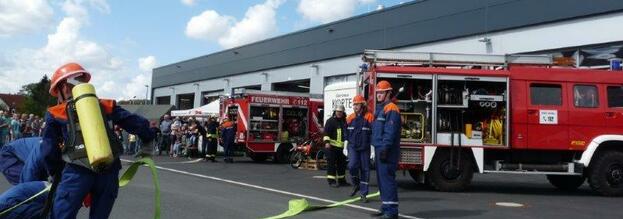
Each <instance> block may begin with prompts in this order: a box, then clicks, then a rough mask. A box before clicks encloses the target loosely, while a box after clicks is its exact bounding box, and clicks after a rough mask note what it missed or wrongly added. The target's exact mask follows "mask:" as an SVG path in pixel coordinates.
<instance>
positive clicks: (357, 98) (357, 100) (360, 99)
mask: <svg viewBox="0 0 623 219" xmlns="http://www.w3.org/2000/svg"><path fill="white" fill-rule="evenodd" d="M358 103H361V104H366V99H365V98H363V96H361V95H359V94H357V95H356V96H355V97H353V104H358Z"/></svg>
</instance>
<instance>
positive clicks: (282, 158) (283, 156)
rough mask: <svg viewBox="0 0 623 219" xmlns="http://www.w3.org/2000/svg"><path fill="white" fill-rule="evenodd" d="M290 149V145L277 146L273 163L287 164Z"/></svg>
mask: <svg viewBox="0 0 623 219" xmlns="http://www.w3.org/2000/svg"><path fill="white" fill-rule="evenodd" d="M290 149H292V145H291V144H281V145H279V148H277V152H276V153H275V157H274V158H273V161H275V163H289V161H290Z"/></svg>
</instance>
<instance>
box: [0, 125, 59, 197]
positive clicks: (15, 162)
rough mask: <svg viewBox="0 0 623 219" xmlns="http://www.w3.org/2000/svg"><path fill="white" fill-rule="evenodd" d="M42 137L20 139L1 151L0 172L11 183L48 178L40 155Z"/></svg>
mask: <svg viewBox="0 0 623 219" xmlns="http://www.w3.org/2000/svg"><path fill="white" fill-rule="evenodd" d="M40 145H41V138H40V137H30V138H20V139H17V140H15V141H12V142H10V143H9V144H7V145H6V146H4V147H3V148H2V149H0V170H1V171H2V173H3V174H4V176H5V177H6V178H7V180H8V181H9V183H11V184H13V185H16V184H18V183H22V182H30V181H45V180H47V178H48V175H47V173H46V172H45V168H44V167H43V162H42V161H41V160H39V159H38V156H39V154H40Z"/></svg>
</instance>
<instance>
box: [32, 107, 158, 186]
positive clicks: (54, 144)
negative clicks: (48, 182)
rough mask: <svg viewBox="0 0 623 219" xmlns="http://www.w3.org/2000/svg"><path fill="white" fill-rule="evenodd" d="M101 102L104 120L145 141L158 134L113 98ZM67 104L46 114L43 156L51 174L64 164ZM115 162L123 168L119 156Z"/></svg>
mask: <svg viewBox="0 0 623 219" xmlns="http://www.w3.org/2000/svg"><path fill="white" fill-rule="evenodd" d="M100 104H101V105H102V109H103V111H104V114H105V115H106V117H105V118H104V120H106V121H112V122H113V124H116V125H119V126H120V127H121V128H123V129H124V130H125V131H127V132H128V133H130V134H135V135H138V136H139V137H140V138H141V139H142V140H143V142H148V141H151V140H152V139H153V138H154V137H155V136H156V134H155V132H154V131H153V130H152V129H149V121H147V119H145V118H143V117H141V116H139V115H136V114H132V113H130V112H128V111H126V110H125V109H123V108H121V107H119V106H117V105H116V104H115V102H114V101H113V100H103V99H102V100H100ZM66 106H67V104H66V103H63V104H59V105H56V106H53V107H50V108H48V111H47V112H46V114H45V124H46V127H45V129H44V130H43V133H42V135H41V136H42V143H41V150H42V151H41V152H42V153H41V156H42V157H41V158H42V159H43V160H44V163H45V168H46V170H47V171H48V173H49V174H50V175H54V174H55V173H58V172H59V171H62V170H63V166H64V165H63V164H64V163H63V162H64V161H63V160H62V153H61V152H62V151H61V148H60V145H61V144H62V143H63V142H65V141H66V140H67V138H68V135H67V116H66V113H65V108H66ZM113 163H114V166H113V168H117V169H121V163H120V162H119V159H118V158H117V159H116V160H115V161H114V162H113Z"/></svg>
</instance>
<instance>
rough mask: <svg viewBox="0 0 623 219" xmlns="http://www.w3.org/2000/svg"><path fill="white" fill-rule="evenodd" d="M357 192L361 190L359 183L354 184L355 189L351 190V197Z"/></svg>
mask: <svg viewBox="0 0 623 219" xmlns="http://www.w3.org/2000/svg"><path fill="white" fill-rule="evenodd" d="M357 192H359V185H358V184H355V185H354V186H353V191H351V192H350V197H353V196H355V195H356V194H357Z"/></svg>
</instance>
